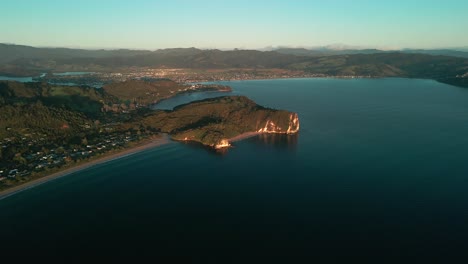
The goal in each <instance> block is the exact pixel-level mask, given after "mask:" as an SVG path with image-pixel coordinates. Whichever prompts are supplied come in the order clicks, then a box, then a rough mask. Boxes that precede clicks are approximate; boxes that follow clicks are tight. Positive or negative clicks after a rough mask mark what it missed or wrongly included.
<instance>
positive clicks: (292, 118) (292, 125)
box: [286, 113, 300, 134]
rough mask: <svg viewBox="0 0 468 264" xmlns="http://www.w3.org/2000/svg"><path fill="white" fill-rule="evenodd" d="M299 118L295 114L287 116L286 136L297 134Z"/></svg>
mask: <svg viewBox="0 0 468 264" xmlns="http://www.w3.org/2000/svg"><path fill="white" fill-rule="evenodd" d="M299 126H300V125H299V116H298V115H297V113H294V114H290V115H289V126H288V130H287V131H286V133H287V134H295V133H297V132H299Z"/></svg>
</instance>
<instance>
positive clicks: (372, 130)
mask: <svg viewBox="0 0 468 264" xmlns="http://www.w3.org/2000/svg"><path fill="white" fill-rule="evenodd" d="M223 84H227V85H230V86H232V88H233V89H234V91H233V93H234V94H243V95H247V96H249V97H250V98H252V99H253V100H255V101H256V102H257V103H259V104H261V105H264V106H267V107H273V108H282V109H287V110H290V111H295V112H298V113H299V118H300V121H301V131H300V134H299V135H297V136H278V135H276V136H262V137H257V138H251V139H248V140H245V141H242V142H236V143H235V147H234V148H232V149H230V150H229V151H228V153H226V154H225V155H218V154H216V153H213V152H211V151H208V150H206V149H204V148H201V147H198V146H193V145H189V144H182V143H171V144H168V145H165V146H162V147H159V148H156V149H152V150H148V151H145V152H142V153H138V154H135V155H133V156H130V157H126V158H122V159H119V160H116V161H111V162H109V163H107V164H105V165H100V166H97V167H94V168H92V169H87V170H84V171H82V172H79V173H75V174H73V175H71V176H68V177H64V178H61V179H57V180H55V181H53V182H51V183H48V184H44V185H41V186H39V187H36V188H34V189H31V190H28V191H24V192H22V193H19V194H17V195H14V196H12V197H9V198H7V199H4V200H1V201H0V227H1V233H0V234H1V235H0V239H1V242H0V243H1V244H2V249H3V250H4V252H8V251H9V250H17V249H21V250H23V251H24V252H28V251H29V250H37V251H40V252H42V253H44V252H55V253H60V254H75V255H82V254H91V252H97V253H105V254H108V255H113V256H119V255H126V254H137V255H153V256H162V255H178V256H187V257H194V258H195V259H196V260H204V259H205V257H207V258H210V257H213V256H224V258H222V259H221V260H220V261H219V263H224V262H230V260H233V259H234V260H235V262H238V263H245V262H246V261H248V260H252V259H251V258H250V257H249V256H250V255H252V254H253V255H256V256H260V257H261V259H260V260H262V259H263V260H266V259H267V258H268V259H270V258H271V259H274V260H278V259H281V258H277V257H281V256H283V257H286V258H285V259H284V260H285V261H286V263H288V260H291V259H298V258H302V257H303V256H305V255H308V256H312V257H314V258H315V257H320V258H321V259H326V260H329V261H333V260H336V259H338V258H340V257H346V256H375V257H376V258H375V260H376V263H380V262H382V260H388V259H392V258H395V257H396V258H400V257H414V258H415V260H421V259H420V258H429V257H431V259H434V257H435V259H437V257H438V258H440V259H445V258H447V257H448V256H455V255H454V254H464V249H465V246H466V245H467V241H468V240H467V238H468V191H467V190H468V161H467V160H468V90H466V89H461V88H457V87H453V86H448V85H445V84H440V83H437V82H435V81H430V80H411V79H356V80H340V79H290V80H264V81H239V82H226V83H223ZM314 258H310V259H309V260H310V261H312V260H313V259H314ZM310 261H306V263H310Z"/></svg>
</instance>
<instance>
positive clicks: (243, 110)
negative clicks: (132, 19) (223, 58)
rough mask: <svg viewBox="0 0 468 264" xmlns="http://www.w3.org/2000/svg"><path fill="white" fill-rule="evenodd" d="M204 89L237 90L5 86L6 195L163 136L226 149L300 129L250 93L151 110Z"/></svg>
mask: <svg viewBox="0 0 468 264" xmlns="http://www.w3.org/2000/svg"><path fill="white" fill-rule="evenodd" d="M199 91H217V92H230V91H231V88H230V87H228V86H223V85H214V84H179V83H177V82H174V81H172V80H168V79H158V80H127V81H125V82H122V83H112V84H108V85H106V86H104V88H103V89H100V88H93V87H89V86H65V85H53V84H50V83H45V82H32V83H19V82H13V81H0V119H1V120H2V122H1V123H0V146H1V148H0V191H2V190H7V189H10V188H13V187H14V188H15V189H14V190H15V192H16V191H17V190H22V189H23V188H22V187H21V186H25V188H30V187H31V186H36V185H37V184H38V183H41V182H46V181H47V180H48V179H54V178H55V177H61V176H63V175H66V174H68V172H70V171H73V172H74V171H76V170H78V169H80V168H87V167H89V164H96V163H99V162H103V161H106V160H108V159H109V158H111V159H114V158H116V157H121V156H122V155H124V154H125V153H130V152H131V153H133V152H135V151H139V150H143V149H145V148H144V147H142V145H148V146H153V147H154V146H157V145H161V144H162V142H167V140H162V139H161V138H165V136H162V137H161V135H165V134H167V135H169V136H170V138H171V139H173V140H176V141H193V142H198V143H201V144H203V145H205V146H208V147H210V148H214V149H220V148H225V147H229V146H230V145H231V142H233V141H235V140H240V139H242V138H245V137H247V136H252V135H257V134H262V133H284V134H294V133H297V132H298V131H299V118H298V115H297V114H296V113H292V112H289V111H286V110H275V109H270V108H266V107H262V106H260V105H257V104H256V103H255V102H253V101H252V100H250V99H249V98H247V97H245V96H223V97H217V98H212V99H206V100H201V101H195V102H191V103H189V104H185V105H181V106H178V107H176V108H175V109H174V110H172V111H165V110H152V109H151V106H152V104H154V103H157V102H159V101H161V100H165V99H168V98H170V97H172V96H175V95H177V94H181V93H188V92H190V93H191V92H199ZM155 142H157V144H155ZM122 153H123V154H122ZM44 177H47V178H44ZM25 184H28V185H25ZM9 193H11V190H10V191H9ZM0 196H1V194H0Z"/></svg>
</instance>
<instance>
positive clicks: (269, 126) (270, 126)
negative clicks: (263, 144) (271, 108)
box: [257, 120, 281, 133]
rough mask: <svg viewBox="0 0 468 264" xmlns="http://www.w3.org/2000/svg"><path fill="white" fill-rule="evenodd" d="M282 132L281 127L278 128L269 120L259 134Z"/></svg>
mask: <svg viewBox="0 0 468 264" xmlns="http://www.w3.org/2000/svg"><path fill="white" fill-rule="evenodd" d="M279 131H281V127H278V126H277V125H276V124H275V123H273V121H271V120H267V121H266V123H265V127H263V128H260V129H259V130H258V131H257V132H259V133H278V132H279Z"/></svg>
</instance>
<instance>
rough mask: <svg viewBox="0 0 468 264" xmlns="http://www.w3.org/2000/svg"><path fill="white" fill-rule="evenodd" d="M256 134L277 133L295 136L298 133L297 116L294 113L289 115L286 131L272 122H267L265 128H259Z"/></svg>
mask: <svg viewBox="0 0 468 264" xmlns="http://www.w3.org/2000/svg"><path fill="white" fill-rule="evenodd" d="M257 132H258V133H279V134H295V133H297V132H299V116H298V115H297V114H296V113H294V114H290V115H289V125H288V129H287V130H284V129H282V128H281V127H279V126H277V125H276V124H275V123H273V121H271V120H267V121H266V123H265V126H264V127H263V128H260V129H259V130H258V131H257Z"/></svg>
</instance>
